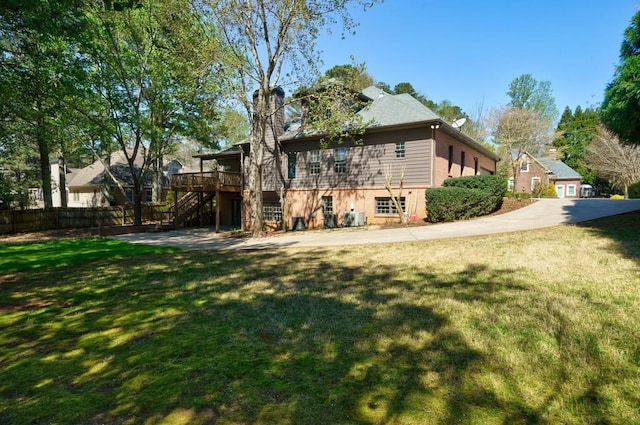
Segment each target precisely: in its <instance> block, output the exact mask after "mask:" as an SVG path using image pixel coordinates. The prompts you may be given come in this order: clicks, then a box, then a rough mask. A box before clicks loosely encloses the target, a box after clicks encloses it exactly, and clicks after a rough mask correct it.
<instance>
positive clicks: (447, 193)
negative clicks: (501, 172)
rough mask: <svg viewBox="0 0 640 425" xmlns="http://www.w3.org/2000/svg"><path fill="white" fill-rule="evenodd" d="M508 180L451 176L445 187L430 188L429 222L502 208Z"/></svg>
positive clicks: (470, 215)
mask: <svg viewBox="0 0 640 425" xmlns="http://www.w3.org/2000/svg"><path fill="white" fill-rule="evenodd" d="M506 192H507V181H506V180H505V179H504V178H503V177H500V176H492V175H486V176H470V177H457V178H450V179H447V180H445V181H444V183H443V187H441V188H433V189H427V191H426V192H425V198H426V202H427V221H429V222H432V223H437V222H441V221H453V220H460V219H467V218H471V217H478V216H481V215H486V214H490V213H492V212H493V211H495V210H497V209H498V208H500V206H501V205H502V200H503V198H504V196H505V194H506Z"/></svg>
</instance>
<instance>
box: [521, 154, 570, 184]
mask: <svg viewBox="0 0 640 425" xmlns="http://www.w3.org/2000/svg"><path fill="white" fill-rule="evenodd" d="M529 156H531V155H529ZM532 158H533V157H532ZM534 159H535V160H536V161H538V162H539V163H540V164H541V165H542V166H543V167H544V168H546V169H547V170H548V171H549V172H551V173H553V175H555V176H556V177H557V178H559V179H582V176H581V175H580V173H578V172H577V171H576V170H574V169H573V168H571V167H569V166H568V165H567V164H565V163H564V162H562V161H560V160H557V159H551V158H534Z"/></svg>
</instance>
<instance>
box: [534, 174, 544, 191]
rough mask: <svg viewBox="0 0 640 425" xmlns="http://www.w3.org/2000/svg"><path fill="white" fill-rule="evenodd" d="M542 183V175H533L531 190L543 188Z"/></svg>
mask: <svg viewBox="0 0 640 425" xmlns="http://www.w3.org/2000/svg"><path fill="white" fill-rule="evenodd" d="M541 185H542V179H540V177H531V190H532V191H534V190H536V189H542V188H541V187H540V186H541Z"/></svg>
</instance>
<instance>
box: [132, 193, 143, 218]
mask: <svg viewBox="0 0 640 425" xmlns="http://www.w3.org/2000/svg"><path fill="white" fill-rule="evenodd" d="M133 225H134V226H140V225H142V190H140V186H139V185H135V186H134V188H133Z"/></svg>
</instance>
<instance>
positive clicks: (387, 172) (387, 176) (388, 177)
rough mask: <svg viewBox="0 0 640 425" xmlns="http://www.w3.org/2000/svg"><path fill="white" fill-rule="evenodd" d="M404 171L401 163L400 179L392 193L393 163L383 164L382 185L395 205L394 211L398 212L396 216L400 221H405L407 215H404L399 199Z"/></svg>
mask: <svg viewBox="0 0 640 425" xmlns="http://www.w3.org/2000/svg"><path fill="white" fill-rule="evenodd" d="M404 172H405V166H404V165H403V166H402V168H401V169H400V181H399V183H398V191H397V193H395V194H394V193H393V165H391V164H386V165H385V166H384V187H385V189H387V192H389V196H390V197H391V202H393V205H395V207H396V211H397V213H398V217H399V218H400V223H402V224H406V223H407V216H406V215H405V212H404V210H403V209H402V204H401V203H400V200H401V199H402V189H403V187H404Z"/></svg>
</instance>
